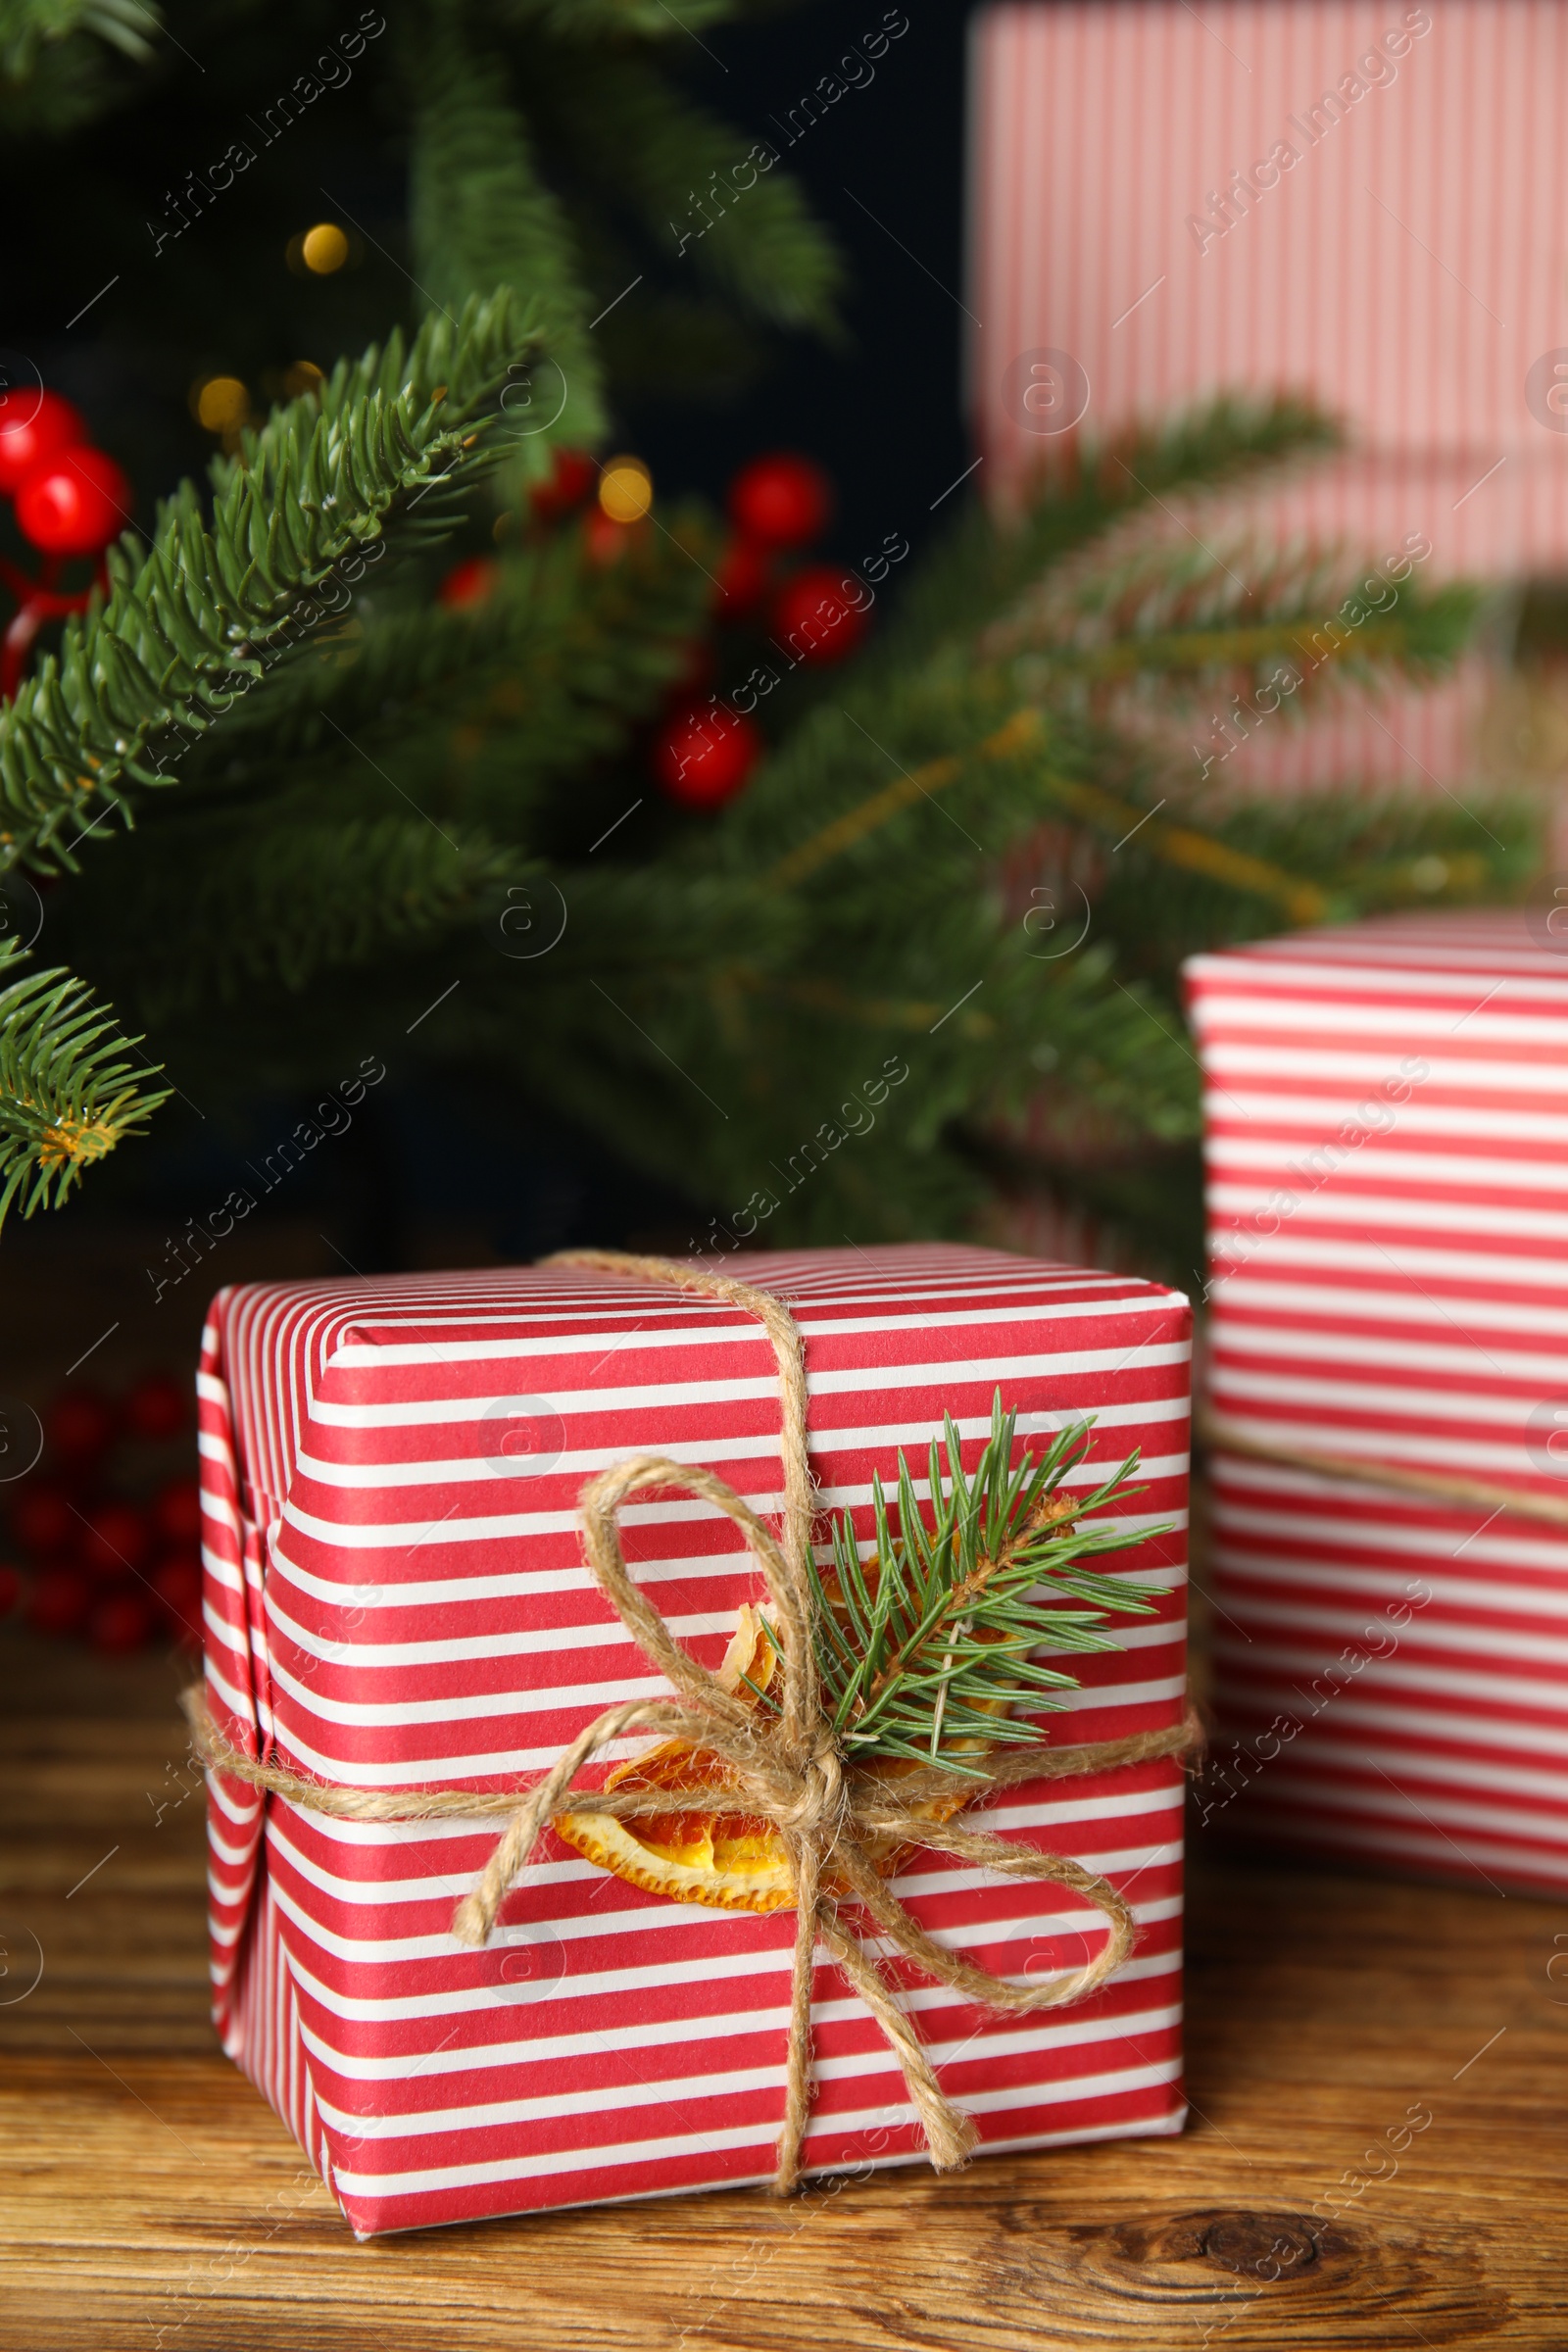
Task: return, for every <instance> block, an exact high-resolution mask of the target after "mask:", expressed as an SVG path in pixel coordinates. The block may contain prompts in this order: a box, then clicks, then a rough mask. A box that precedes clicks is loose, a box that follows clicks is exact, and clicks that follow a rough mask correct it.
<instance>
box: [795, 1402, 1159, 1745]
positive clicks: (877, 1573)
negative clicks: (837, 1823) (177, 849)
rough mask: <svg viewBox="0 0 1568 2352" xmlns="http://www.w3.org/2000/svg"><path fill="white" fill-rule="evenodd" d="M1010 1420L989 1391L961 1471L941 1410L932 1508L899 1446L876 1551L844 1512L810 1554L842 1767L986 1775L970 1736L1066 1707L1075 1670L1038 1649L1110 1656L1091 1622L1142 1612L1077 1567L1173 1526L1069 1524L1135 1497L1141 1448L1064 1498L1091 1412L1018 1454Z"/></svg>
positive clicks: (1028, 1727)
mask: <svg viewBox="0 0 1568 2352" xmlns="http://www.w3.org/2000/svg"><path fill="white" fill-rule="evenodd" d="M1016 1422H1017V1412H1016V1408H1014V1409H1013V1410H1012V1411H1010V1412H1005V1411H1004V1410H1003V1404H1002V1392H1001V1390H1000V1389H999V1390H998V1391H997V1394H996V1397H995V1398H994V1400H993V1403H992V1408H991V1434H990V1437H989V1438H988V1439H987V1441H986V1446H985V1448H984V1451H983V1452H982V1453H981V1456H980V1459H979V1462H978V1463H977V1464H976V1466H975V1468H974V1470H973V1472H972V1473H970V1474H968V1475H966V1474H965V1472H964V1468H963V1462H962V1454H961V1446H960V1441H959V1437H958V1432H957V1429H956V1426H955V1424H954V1421H953V1418H952V1416H951V1415H949V1416H948V1417H947V1419H946V1423H945V1439H946V1449H947V1466H946V1471H945V1472H944V1467H943V1461H942V1454H941V1451H940V1450H939V1448H938V1446H937V1444H936V1442H935V1440H933V1441H932V1445H931V1454H930V1462H929V1466H928V1468H929V1480H930V1508H929V1513H928V1514H927V1513H925V1512H922V1510H921V1507H920V1504H919V1502H918V1500H917V1498H916V1495H915V1492H914V1481H913V1478H912V1476H911V1474H910V1471H909V1466H908V1463H907V1461H906V1459H905V1457H904V1455H903V1453H902V1452H901V1453H900V1455H899V1470H898V1502H897V1505H896V1507H895V1508H892V1509H890V1507H889V1503H888V1499H887V1496H886V1495H885V1494H884V1492H883V1488H882V1482H881V1479H880V1478H875V1479H873V1481H872V1494H873V1501H874V1507H875V1513H876V1532H875V1538H874V1551H873V1554H872V1557H871V1559H870V1560H869V1561H862V1560H861V1558H860V1547H859V1544H858V1539H857V1537H856V1533H855V1525H854V1521H853V1519H852V1518H851V1516H850V1514H849V1513H848V1512H844V1513H843V1514H841V1515H840V1517H839V1518H837V1519H836V1520H835V1521H834V1524H833V1532H832V1565H831V1568H829V1569H827V1570H824V1569H823V1568H822V1567H821V1566H820V1565H818V1564H817V1563H816V1562H815V1561H813V1563H812V1567H811V1582H812V1592H813V1597H814V1601H815V1612H814V1626H815V1646H816V1662H817V1672H818V1674H819V1675H820V1677H821V1683H822V1702H823V1712H824V1714H826V1715H827V1716H828V1718H829V1719H830V1720H831V1722H832V1725H833V1729H834V1733H835V1735H836V1737H837V1738H838V1740H839V1741H840V1744H841V1745H842V1747H843V1749H844V1751H845V1753H846V1755H847V1756H848V1757H849V1758H850V1759H851V1760H852V1761H853V1762H856V1763H861V1764H867V1763H871V1762H874V1761H877V1760H879V1759H886V1758H889V1757H894V1756H899V1757H903V1758H905V1759H906V1760H907V1761H910V1762H914V1763H919V1764H923V1765H936V1766H939V1767H941V1768H942V1769H943V1770H945V1771H948V1772H954V1773H960V1774H964V1775H966V1776H968V1777H970V1778H974V1779H980V1778H983V1777H984V1776H983V1773H981V1772H980V1771H979V1770H978V1769H977V1767H976V1764H975V1761H974V1758H975V1754H976V1749H977V1746H998V1745H1002V1744H1005V1743H1006V1742H1008V1741H1019V1740H1038V1738H1039V1736H1040V1735H1039V1732H1038V1730H1037V1728H1036V1726H1035V1725H1034V1724H1032V1723H1028V1722H1017V1721H1014V1720H1012V1719H1011V1718H1010V1717H1009V1714H1008V1709H1010V1708H1012V1707H1027V1708H1028V1709H1030V1710H1031V1712H1035V1713H1038V1712H1039V1711H1040V1710H1041V1709H1043V1708H1055V1707H1059V1706H1061V1705H1062V1704H1063V1703H1064V1702H1063V1701H1062V1700H1061V1699H1060V1698H1058V1697H1056V1696H1055V1695H1054V1693H1055V1692H1057V1691H1071V1690H1076V1689H1077V1687H1078V1685H1077V1678H1076V1677H1075V1676H1074V1675H1072V1674H1070V1673H1067V1672H1064V1671H1063V1670H1062V1669H1060V1668H1059V1667H1056V1666H1047V1665H1043V1664H1041V1663H1040V1662H1039V1660H1038V1659H1037V1658H1036V1656H1035V1652H1037V1651H1038V1650H1041V1649H1050V1650H1053V1651H1056V1652H1060V1651H1063V1650H1069V1651H1070V1650H1077V1651H1086V1650H1114V1649H1116V1648H1117V1647H1118V1646H1119V1644H1118V1643H1117V1642H1115V1641H1113V1640H1111V1639H1109V1638H1107V1637H1106V1636H1105V1635H1104V1634H1103V1633H1102V1632H1101V1631H1100V1630H1099V1628H1100V1627H1101V1626H1102V1625H1103V1623H1104V1620H1105V1618H1106V1616H1107V1615H1108V1614H1111V1613H1122V1614H1133V1615H1138V1616H1148V1615H1150V1614H1152V1603H1151V1602H1150V1601H1148V1600H1145V1599H1143V1598H1142V1597H1141V1596H1140V1595H1139V1594H1138V1593H1136V1592H1133V1591H1131V1590H1130V1589H1129V1588H1128V1586H1127V1585H1125V1584H1124V1583H1122V1582H1121V1581H1119V1580H1118V1579H1116V1578H1114V1577H1109V1576H1103V1575H1101V1574H1100V1573H1098V1572H1097V1571H1096V1570H1094V1569H1092V1568H1088V1567H1086V1566H1084V1565H1083V1563H1084V1562H1085V1561H1087V1560H1091V1559H1097V1558H1099V1557H1100V1556H1101V1555H1103V1553H1106V1552H1110V1551H1121V1550H1125V1549H1126V1547H1127V1546H1128V1545H1129V1544H1139V1543H1142V1542H1144V1541H1145V1539H1146V1537H1147V1536H1148V1535H1149V1534H1151V1533H1153V1534H1159V1535H1163V1534H1165V1533H1167V1532H1168V1530H1167V1529H1165V1528H1158V1529H1153V1530H1149V1529H1144V1528H1136V1529H1130V1530H1128V1529H1113V1530H1108V1531H1107V1530H1102V1529H1095V1530H1093V1531H1090V1532H1081V1531H1080V1529H1079V1527H1078V1525H1077V1523H1078V1522H1079V1521H1081V1520H1083V1519H1086V1518H1089V1517H1092V1516H1093V1515H1094V1514H1095V1513H1096V1512H1099V1511H1103V1510H1105V1509H1107V1508H1108V1507H1109V1506H1110V1505H1111V1504H1113V1503H1116V1502H1120V1501H1122V1500H1124V1499H1125V1498H1126V1497H1127V1495H1130V1494H1132V1493H1133V1492H1135V1490H1134V1489H1133V1488H1131V1487H1129V1485H1128V1484H1127V1481H1128V1478H1129V1477H1130V1475H1131V1473H1132V1472H1133V1471H1135V1470H1136V1469H1137V1467H1138V1458H1139V1457H1138V1454H1137V1452H1136V1451H1135V1452H1133V1453H1131V1454H1129V1456H1128V1457H1127V1460H1126V1461H1125V1462H1123V1464H1122V1466H1121V1468H1120V1469H1119V1470H1118V1471H1117V1472H1116V1473H1115V1474H1114V1476H1113V1477H1111V1478H1109V1479H1107V1480H1106V1481H1105V1482H1104V1483H1103V1485H1102V1486H1099V1487H1097V1488H1096V1489H1095V1491H1094V1492H1093V1493H1092V1494H1089V1495H1084V1496H1082V1497H1081V1498H1077V1497H1074V1498H1073V1499H1071V1500H1070V1501H1069V1500H1068V1498H1067V1497H1066V1496H1064V1495H1061V1494H1060V1492H1059V1490H1060V1488H1061V1484H1062V1481H1063V1479H1064V1478H1065V1477H1066V1476H1067V1474H1068V1472H1069V1471H1071V1470H1072V1469H1074V1468H1075V1467H1076V1465H1077V1464H1078V1463H1079V1462H1081V1461H1082V1460H1083V1458H1084V1456H1085V1454H1086V1453H1087V1452H1088V1449H1089V1440H1090V1426H1091V1425H1090V1422H1089V1421H1087V1420H1085V1421H1081V1422H1078V1423H1077V1424H1075V1425H1074V1426H1073V1427H1072V1428H1070V1429H1066V1430H1063V1431H1062V1432H1061V1433H1060V1434H1059V1436H1057V1437H1056V1438H1055V1439H1054V1441H1053V1443H1052V1445H1051V1446H1049V1447H1048V1449H1047V1450H1046V1452H1045V1453H1043V1454H1042V1455H1040V1456H1038V1457H1036V1456H1034V1455H1032V1454H1025V1455H1024V1456H1023V1458H1022V1460H1021V1461H1019V1462H1017V1463H1016V1464H1014V1462H1013V1459H1012V1449H1013V1433H1014V1428H1015V1425H1016ZM1064 1602H1080V1603H1084V1604H1087V1605H1084V1606H1080V1607H1071V1606H1063V1603H1064ZM763 1625H764V1630H765V1631H766V1633H767V1638H768V1640H769V1641H770V1642H772V1643H773V1646H774V1648H775V1649H777V1648H779V1646H780V1644H779V1641H778V1637H777V1635H776V1634H775V1633H774V1631H773V1629H772V1628H771V1627H770V1626H768V1625H767V1624H766V1621H765V1620H764V1621H763ZM754 1687H755V1686H754Z"/></svg>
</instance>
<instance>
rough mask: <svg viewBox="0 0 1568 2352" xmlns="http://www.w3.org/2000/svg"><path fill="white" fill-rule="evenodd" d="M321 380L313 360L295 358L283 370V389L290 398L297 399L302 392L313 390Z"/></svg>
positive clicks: (318, 369)
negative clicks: (290, 364) (291, 363)
mask: <svg viewBox="0 0 1568 2352" xmlns="http://www.w3.org/2000/svg"><path fill="white" fill-rule="evenodd" d="M323 381H324V378H323V376H322V374H321V370H320V368H318V366H317V365H316V362H315V361H314V360H296V361H295V362H294V364H293V366H292V367H290V368H284V370H283V390H284V393H285V394H286V396H287V397H288V398H289V399H290V400H298V399H299V397H300V395H301V393H302V392H314V391H315V390H316V389H317V387H318V386H319V384H320V383H322V382H323Z"/></svg>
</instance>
